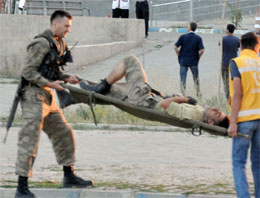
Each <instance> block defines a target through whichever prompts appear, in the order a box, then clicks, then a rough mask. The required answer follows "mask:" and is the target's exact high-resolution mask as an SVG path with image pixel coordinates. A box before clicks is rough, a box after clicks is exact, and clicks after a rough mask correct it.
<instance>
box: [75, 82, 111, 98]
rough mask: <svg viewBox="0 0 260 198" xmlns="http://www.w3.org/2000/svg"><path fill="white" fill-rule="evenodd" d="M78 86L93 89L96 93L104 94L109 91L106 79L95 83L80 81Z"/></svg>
mask: <svg viewBox="0 0 260 198" xmlns="http://www.w3.org/2000/svg"><path fill="white" fill-rule="evenodd" d="M79 85H80V87H81V88H82V89H85V90H87V91H94V92H96V93H99V94H102V95H105V94H106V93H108V92H109V90H110V88H111V85H110V84H108V82H107V80H106V79H103V80H101V82H100V83H99V84H97V85H88V84H87V83H86V82H85V81H83V80H82V81H80V84H79Z"/></svg>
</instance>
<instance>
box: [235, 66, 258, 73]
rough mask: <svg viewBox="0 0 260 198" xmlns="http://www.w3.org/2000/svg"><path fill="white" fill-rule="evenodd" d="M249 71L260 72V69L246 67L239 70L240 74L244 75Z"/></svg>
mask: <svg viewBox="0 0 260 198" xmlns="http://www.w3.org/2000/svg"><path fill="white" fill-rule="evenodd" d="M248 71H256V72H260V67H250V66H246V67H242V68H240V69H239V72H240V74H242V73H244V72H248Z"/></svg>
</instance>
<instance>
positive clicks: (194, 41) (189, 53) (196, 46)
mask: <svg viewBox="0 0 260 198" xmlns="http://www.w3.org/2000/svg"><path fill="white" fill-rule="evenodd" d="M196 29H197V24H196V23H194V22H191V23H190V24H189V25H188V33H187V34H184V35H181V36H180V38H179V39H178V41H177V42H176V43H175V45H174V50H175V52H176V54H177V56H178V60H179V64H180V77H181V92H182V94H183V95H184V96H185V95H186V94H185V89H186V77H187V72H188V68H190V70H191V72H192V75H193V80H194V84H195V89H196V92H197V96H200V85H199V69H198V64H199V59H200V57H201V56H202V54H203V53H204V46H203V42H202V39H201V37H200V36H198V35H196V34H195V33H194V32H195V30H196ZM179 47H180V50H179V49H178V48H179Z"/></svg>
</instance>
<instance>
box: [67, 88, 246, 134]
mask: <svg viewBox="0 0 260 198" xmlns="http://www.w3.org/2000/svg"><path fill="white" fill-rule="evenodd" d="M63 87H64V88H66V89H68V90H69V91H70V94H71V95H72V96H73V97H74V98H75V99H76V101H80V102H82V103H85V104H88V105H89V106H90V108H91V111H92V113H93V117H94V120H96V119H95V114H94V109H93V104H101V105H113V106H115V107H117V108H119V109H121V110H122V111H125V112H127V113H129V114H131V115H133V116H136V117H138V118H141V119H145V120H150V121H157V122H162V123H165V124H169V125H172V126H176V127H181V128H187V129H191V132H192V134H193V135H201V132H202V131H205V132H208V133H210V134H213V135H219V136H228V133H227V129H226V128H223V127H219V126H214V125H210V124H206V123H203V122H199V121H196V120H180V119H178V118H175V117H172V116H170V115H168V114H167V113H165V112H160V111H158V110H155V109H150V108H145V107H140V106H135V105H133V104H131V103H128V102H125V101H121V100H119V99H116V98H112V97H109V96H106V95H101V94H98V93H95V92H93V91H86V90H83V89H81V88H77V87H75V86H71V85H67V84H65V85H63ZM95 123H96V121H95ZM239 136H243V137H246V138H248V136H247V135H244V134H239Z"/></svg>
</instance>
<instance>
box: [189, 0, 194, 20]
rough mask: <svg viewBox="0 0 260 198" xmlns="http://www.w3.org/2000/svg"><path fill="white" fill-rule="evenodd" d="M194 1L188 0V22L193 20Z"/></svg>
mask: <svg viewBox="0 0 260 198" xmlns="http://www.w3.org/2000/svg"><path fill="white" fill-rule="evenodd" d="M193 11H194V2H193V0H190V22H192V21H193Z"/></svg>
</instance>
